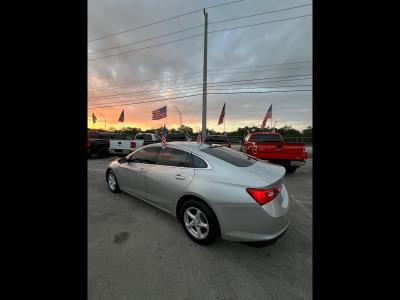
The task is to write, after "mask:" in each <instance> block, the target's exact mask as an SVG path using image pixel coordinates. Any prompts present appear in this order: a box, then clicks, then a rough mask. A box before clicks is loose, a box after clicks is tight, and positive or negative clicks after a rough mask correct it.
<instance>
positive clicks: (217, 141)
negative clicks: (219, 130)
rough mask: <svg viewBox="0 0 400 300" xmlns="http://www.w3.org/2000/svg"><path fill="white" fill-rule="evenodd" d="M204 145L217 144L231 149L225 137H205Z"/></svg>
mask: <svg viewBox="0 0 400 300" xmlns="http://www.w3.org/2000/svg"><path fill="white" fill-rule="evenodd" d="M205 143H206V144H218V145H222V146H225V147H228V148H231V143H230V141H229V138H228V136H226V135H207V136H206V139H205Z"/></svg>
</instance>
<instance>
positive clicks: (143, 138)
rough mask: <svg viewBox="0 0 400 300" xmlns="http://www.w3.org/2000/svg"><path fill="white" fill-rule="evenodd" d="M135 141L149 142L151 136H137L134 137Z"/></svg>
mask: <svg viewBox="0 0 400 300" xmlns="http://www.w3.org/2000/svg"><path fill="white" fill-rule="evenodd" d="M136 139H137V140H145V141H151V134H137V135H136Z"/></svg>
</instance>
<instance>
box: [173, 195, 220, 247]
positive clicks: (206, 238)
mask: <svg viewBox="0 0 400 300" xmlns="http://www.w3.org/2000/svg"><path fill="white" fill-rule="evenodd" d="M179 219H180V220H181V222H182V227H183V230H184V231H185V233H186V234H187V235H188V236H189V238H190V239H191V240H193V241H194V242H196V243H198V244H201V245H210V244H212V243H213V242H214V241H215V240H216V239H217V238H218V237H219V236H220V227H219V223H218V220H217V217H216V216H215V214H214V212H213V211H212V210H211V209H210V208H209V207H208V206H207V205H206V204H204V203H203V202H201V201H199V200H196V199H190V200H187V201H185V203H184V204H183V205H182V207H181V210H180V214H179Z"/></svg>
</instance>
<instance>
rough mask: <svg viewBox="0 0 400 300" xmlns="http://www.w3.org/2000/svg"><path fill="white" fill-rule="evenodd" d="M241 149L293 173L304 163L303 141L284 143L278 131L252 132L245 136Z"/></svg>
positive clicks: (304, 150)
mask: <svg viewBox="0 0 400 300" xmlns="http://www.w3.org/2000/svg"><path fill="white" fill-rule="evenodd" d="M241 151H242V152H244V153H247V154H249V155H251V156H254V157H257V158H260V159H265V160H268V161H269V162H271V163H275V164H279V165H282V166H284V167H285V168H286V171H287V172H288V173H293V172H295V171H296V170H297V168H298V167H300V166H302V165H304V164H305V162H306V159H307V152H306V148H305V145H304V144H303V143H284V142H283V138H282V136H281V135H280V134H279V133H275V132H253V133H250V134H248V135H247V136H246V138H245V140H244V143H243V144H242V147H241Z"/></svg>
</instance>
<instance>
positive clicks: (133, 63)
mask: <svg viewBox="0 0 400 300" xmlns="http://www.w3.org/2000/svg"><path fill="white" fill-rule="evenodd" d="M230 1H232V0H209V1H200V0H169V1H155V0H137V1H133V0H119V1H115V0H89V1H88V10H89V15H88V39H89V43H88V53H89V56H88V59H89V61H88V89H89V90H88V97H89V99H88V127H90V128H92V127H93V123H92V118H91V117H92V113H95V115H96V117H97V123H96V124H95V126H94V128H102V129H104V128H105V123H104V119H105V120H106V122H107V129H109V128H110V127H114V128H117V129H119V128H120V126H121V125H122V124H121V123H119V122H118V118H119V115H120V113H121V111H122V110H123V109H124V110H125V123H124V125H125V127H128V126H130V127H140V128H142V129H149V128H156V127H160V126H162V125H164V124H166V125H167V127H168V128H176V127H178V126H179V114H178V112H177V109H176V108H175V106H176V107H178V109H179V110H180V111H181V113H182V123H183V124H185V125H188V126H191V127H192V128H194V130H199V129H200V126H201V109H202V96H201V95H198V96H193V97H187V98H178V99H173V100H164V99H167V98H174V97H183V96H188V95H197V94H201V93H202V87H201V84H202V68H203V36H202V33H203V32H204V28H203V27H201V26H200V25H202V24H203V23H204V16H203V12H196V13H193V14H188V15H186V16H183V17H180V18H176V19H173V20H169V21H166V22H162V23H159V24H155V25H152V26H147V27H143V28H140V29H137V30H132V31H129V32H125V33H123V34H118V35H114V36H109V37H106V38H102V39H97V38H99V37H103V36H105V35H109V34H113V33H117V32H121V31H126V30H128V29H132V28H136V27H139V26H142V25H145V24H149V23H153V22H156V21H159V20H162V19H166V18H170V17H174V16H177V15H180V14H184V13H187V12H190V11H193V10H197V9H202V8H204V7H208V6H213V5H217V4H221V3H226V2H230ZM305 4H311V1H288V0H282V1H277V0H274V1H264V0H245V1H241V2H238V3H234V4H231V5H226V6H221V7H216V8H210V9H207V12H208V21H209V27H208V32H209V35H208V70H209V73H208V82H209V85H208V90H209V92H210V93H232V92H235V93H236V94H209V95H208V97H207V99H208V109H207V127H208V128H211V129H217V130H218V129H219V130H221V131H222V130H223V125H219V126H217V122H218V117H219V114H220V112H221V109H222V106H223V104H224V102H225V103H226V114H225V122H226V124H225V125H226V130H227V131H230V130H234V129H236V128H238V127H243V126H246V125H248V126H253V125H257V126H260V124H261V122H262V119H263V117H264V115H265V113H266V111H267V109H268V108H269V106H270V105H271V104H272V106H273V111H272V116H273V122H275V120H276V119H277V118H278V119H279V120H278V122H277V124H276V125H277V127H281V126H283V125H291V126H293V127H294V128H297V129H304V128H306V127H307V126H309V125H312V91H311V90H312V86H311V85H312V79H311V78H312V76H311V75H312V62H311V60H312V16H305V15H309V14H311V13H312V6H303V7H297V8H294V9H290V10H285V11H280V12H275V13H271V14H264V15H258V16H254V17H249V18H242V19H237V20H231V21H227V22H220V23H215V24H212V22H216V21H220V20H226V19H232V18H239V17H243V16H248V15H253V14H260V13H263V12H269V11H273V10H280V9H285V8H289V7H294V6H300V5H305ZM302 16H305V17H302ZM293 17H296V18H295V19H290V18H293ZM280 19H290V20H283V21H279V22H272V23H268V24H263V25H259V26H251V27H245V28H240V29H231V30H226V31H219V32H215V33H212V31H216V30H220V29H227V28H232V27H240V26H245V25H250V24H256V23H263V22H268V21H274V20H280ZM195 26H199V27H197V28H194V29H188V30H186V31H184V32H180V33H176V34H171V35H168V36H164V37H160V38H156V39H151V40H148V41H144V42H140V41H142V40H144V39H150V38H153V37H156V36H159V35H164V34H169V33H172V32H175V31H179V30H183V29H186V28H190V27H195ZM196 34H201V35H199V36H196V37H191V38H188V39H184V40H181V41H177V42H172V43H169V44H166V45H160V46H156V47H151V48H148V49H143V50H137V51H133V52H128V53H124V54H121V55H115V56H111V57H107V58H103V59H97V58H100V57H103V56H108V55H114V54H118V53H121V52H125V51H130V50H135V49H140V48H145V47H148V46H152V45H155V44H159V43H165V42H169V41H173V40H177V39H181V38H186V37H189V36H191V35H196ZM95 39H97V40H95ZM134 42H136V43H135V44H131V45H127V46H124V47H119V48H114V49H109V50H106V49H108V48H113V47H118V46H120V45H124V44H128V43H134ZM100 50H106V51H102V52H97V51H100ZM92 52H96V53H93V54H91V53H92ZM92 59H95V60H92ZM256 79H258V80H256ZM232 81H233V83H232ZM227 82H230V83H227ZM285 90H286V91H288V90H302V91H293V92H272V91H285ZM237 92H240V93H237ZM245 92H252V93H245ZM255 92H257V93H255ZM259 92H269V93H259ZM120 94H128V95H120ZM106 96H109V97H106ZM144 101H154V102H150V103H140V104H133V103H134V102H144ZM164 105H167V109H168V118H167V119H163V120H158V121H152V120H151V116H152V115H151V111H152V110H154V109H157V108H160V107H162V106H164ZM103 106H104V107H103Z"/></svg>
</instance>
